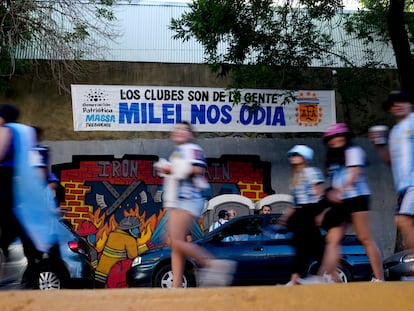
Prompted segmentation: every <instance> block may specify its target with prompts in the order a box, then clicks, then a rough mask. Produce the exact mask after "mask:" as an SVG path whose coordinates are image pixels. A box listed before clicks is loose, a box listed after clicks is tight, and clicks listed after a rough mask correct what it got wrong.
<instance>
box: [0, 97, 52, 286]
mask: <svg viewBox="0 0 414 311" xmlns="http://www.w3.org/2000/svg"><path fill="white" fill-rule="evenodd" d="M18 117H19V110H18V108H17V107H15V106H13V105H9V104H3V105H0V227H1V235H0V245H1V248H2V250H3V251H4V252H5V254H6V255H7V249H8V247H9V245H10V243H12V242H13V241H14V240H15V239H16V238H17V237H19V238H20V240H21V242H22V245H23V250H24V254H25V256H26V258H27V261H28V268H27V273H26V275H28V276H29V278H28V280H27V282H28V283H29V284H28V286H30V287H35V286H36V283H35V282H36V272H37V262H39V260H40V259H41V257H42V255H43V253H49V252H50V251H51V249H52V247H53V246H55V244H56V242H57V236H56V234H55V232H54V230H53V229H54V228H55V227H54V223H53V222H54V221H57V215H54V214H53V213H55V211H53V210H52V209H51V206H50V205H49V204H48V199H47V196H46V193H45V192H46V190H45V189H46V182H45V180H44V178H43V177H42V176H40V175H39V174H38V169H37V168H36V167H35V166H33V165H32V162H31V158H32V152H33V150H32V148H33V147H34V146H35V144H36V138H35V130H34V129H33V128H32V127H30V126H27V125H24V124H20V123H17V119H18Z"/></svg>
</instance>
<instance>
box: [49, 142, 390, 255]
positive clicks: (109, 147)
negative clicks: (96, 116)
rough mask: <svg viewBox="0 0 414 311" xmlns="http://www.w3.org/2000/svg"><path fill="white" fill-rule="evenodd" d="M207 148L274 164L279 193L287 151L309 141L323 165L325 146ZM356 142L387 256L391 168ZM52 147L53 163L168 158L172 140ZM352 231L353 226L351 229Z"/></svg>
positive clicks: (273, 175) (53, 144) (255, 144)
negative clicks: (365, 160) (95, 158)
mask: <svg viewBox="0 0 414 311" xmlns="http://www.w3.org/2000/svg"><path fill="white" fill-rule="evenodd" d="M197 142H198V143H199V144H200V145H201V146H202V147H203V148H204V150H205V152H206V156H207V157H211V158H217V157H220V156H222V155H234V157H235V159H237V155H259V156H260V160H262V161H268V162H270V163H271V170H272V172H271V182H272V189H273V190H274V191H275V192H276V193H288V192H289V190H288V179H289V173H290V168H289V164H288V161H287V158H286V152H287V151H288V150H289V149H290V148H291V147H292V146H294V145H295V144H307V145H309V146H310V147H312V148H313V149H314V150H315V159H314V163H313V164H314V165H315V166H318V167H320V168H323V161H324V155H325V149H324V146H323V145H322V143H321V140H320V139H319V138H301V139H300V138H295V139H293V138H292V139H273V138H272V139H268V138H257V139H246V138H234V137H233V138H228V137H227V138H209V139H199V140H198V141H197ZM356 143H357V144H359V145H360V146H362V147H363V148H364V149H365V150H366V152H367V158H368V162H369V166H368V182H369V184H370V186H371V190H372V193H373V195H372V202H371V208H372V226H373V231H374V235H375V239H376V241H377V242H378V244H379V246H380V248H381V249H382V251H383V255H384V256H388V255H390V254H391V253H393V250H394V242H395V235H396V232H395V226H394V223H393V210H394V204H395V194H394V190H393V184H392V177H391V172H390V169H389V168H388V167H387V166H385V164H383V163H382V161H381V160H380V159H379V157H378V156H377V154H376V153H375V150H374V149H373V148H372V146H371V145H370V143H369V142H368V141H367V139H366V138H357V139H356ZM45 144H47V145H48V146H49V147H50V148H51V164H52V165H53V164H62V163H70V162H72V156H73V155H113V156H114V157H117V158H118V157H119V158H120V157H122V156H123V155H125V154H138V155H156V156H159V157H168V155H169V154H170V153H171V150H172V147H173V145H172V143H171V141H170V140H169V139H129V140H89V141H45ZM351 231H352V229H351Z"/></svg>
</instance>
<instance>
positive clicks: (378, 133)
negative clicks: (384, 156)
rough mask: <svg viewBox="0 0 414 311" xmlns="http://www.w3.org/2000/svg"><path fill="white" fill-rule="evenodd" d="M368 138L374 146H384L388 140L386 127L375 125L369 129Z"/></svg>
mask: <svg viewBox="0 0 414 311" xmlns="http://www.w3.org/2000/svg"><path fill="white" fill-rule="evenodd" d="M369 132H370V133H371V134H370V137H371V140H372V142H373V143H374V144H375V145H386V144H387V140H388V126H386V125H375V126H373V127H371V128H370V129H369Z"/></svg>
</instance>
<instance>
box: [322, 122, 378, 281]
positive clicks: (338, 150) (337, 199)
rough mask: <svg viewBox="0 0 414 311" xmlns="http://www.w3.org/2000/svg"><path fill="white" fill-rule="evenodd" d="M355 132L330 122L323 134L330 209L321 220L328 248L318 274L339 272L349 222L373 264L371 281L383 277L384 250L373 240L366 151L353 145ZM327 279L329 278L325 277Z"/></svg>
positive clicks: (334, 275) (345, 126)
mask: <svg viewBox="0 0 414 311" xmlns="http://www.w3.org/2000/svg"><path fill="white" fill-rule="evenodd" d="M352 137H353V135H352V132H351V130H350V129H349V127H348V126H347V125H346V124H345V123H336V124H332V125H330V126H329V127H328V128H327V129H326V131H325V133H324V134H323V142H324V144H325V146H326V147H327V151H326V162H325V165H326V170H327V180H328V182H329V186H330V187H329V188H328V190H327V191H326V199H327V201H328V203H329V205H330V207H331V208H330V209H328V210H327V212H326V213H325V214H324V216H323V220H321V224H322V227H323V228H324V229H325V230H327V232H328V233H327V235H326V248H325V252H324V256H323V260H322V265H321V267H320V269H319V275H322V276H323V275H325V276H328V277H329V276H332V277H333V279H334V280H335V281H340V280H339V279H338V276H337V275H336V272H335V271H336V268H337V266H338V264H339V259H340V254H341V251H340V247H341V240H342V238H343V237H344V235H345V232H346V229H347V227H348V225H349V224H353V226H354V229H355V233H356V235H357V236H358V239H359V240H360V241H361V243H362V245H363V246H364V248H365V250H366V253H367V255H368V258H369V260H370V263H371V267H372V271H373V273H374V277H373V279H372V281H382V280H384V272H383V267H382V259H381V252H380V250H379V248H378V246H377V244H376V242H375V241H374V238H373V236H372V231H371V225H370V216H369V200H370V195H371V192H370V189H369V186H368V183H367V180H366V169H365V168H366V159H365V152H364V150H363V149H362V148H361V147H359V146H356V145H354V144H353V142H352ZM325 279H326V277H325Z"/></svg>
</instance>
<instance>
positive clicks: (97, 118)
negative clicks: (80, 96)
mask: <svg viewBox="0 0 414 311" xmlns="http://www.w3.org/2000/svg"><path fill="white" fill-rule="evenodd" d="M86 122H115V115H113V114H87V115H86Z"/></svg>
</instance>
